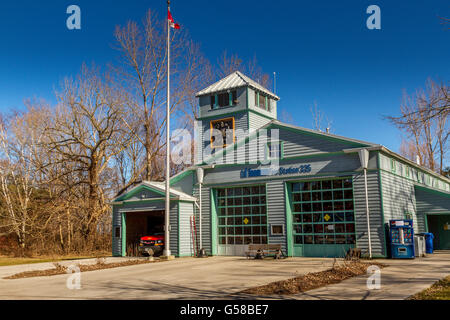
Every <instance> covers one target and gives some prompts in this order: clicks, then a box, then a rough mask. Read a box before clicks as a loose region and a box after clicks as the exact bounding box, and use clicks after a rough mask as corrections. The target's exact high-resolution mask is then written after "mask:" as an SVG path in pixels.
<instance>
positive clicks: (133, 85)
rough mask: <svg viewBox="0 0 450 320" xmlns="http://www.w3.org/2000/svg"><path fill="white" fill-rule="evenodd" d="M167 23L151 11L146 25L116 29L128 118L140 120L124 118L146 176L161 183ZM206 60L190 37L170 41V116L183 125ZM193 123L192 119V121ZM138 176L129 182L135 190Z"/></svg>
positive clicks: (132, 24)
mask: <svg viewBox="0 0 450 320" xmlns="http://www.w3.org/2000/svg"><path fill="white" fill-rule="evenodd" d="M166 32H167V23H166V20H165V19H162V20H159V19H158V18H157V16H156V15H155V14H153V13H152V12H151V11H148V13H147V15H146V18H145V20H144V21H143V23H142V25H138V24H137V23H136V22H128V23H127V24H126V26H124V27H117V28H116V31H115V38H116V40H117V45H118V46H117V49H118V51H119V52H120V53H121V61H120V64H119V66H117V67H116V68H115V71H116V72H117V76H118V78H119V79H120V81H121V83H122V84H123V88H125V89H126V90H127V91H128V93H129V94H128V97H129V104H128V105H129V108H130V110H129V112H128V113H129V114H133V115H137V119H133V120H137V121H131V122H130V121H129V119H128V118H124V121H125V123H126V125H127V127H128V129H129V130H130V131H131V132H132V133H133V135H134V137H135V139H136V140H137V141H139V142H140V143H141V144H142V145H143V147H144V151H145V161H144V162H145V166H144V168H143V170H142V171H143V172H144V177H145V179H147V180H152V179H158V178H159V177H158V176H159V175H160V173H161V168H160V164H159V162H158V159H163V157H164V146H165V143H166V141H165V138H164V137H165V135H164V134H163V132H164V130H165V120H166V119H165V107H166V83H167V81H166V80H167V50H166V38H167V37H166ZM202 62H203V58H202V55H201V53H200V51H199V48H198V46H196V45H195V44H194V43H193V42H192V41H191V40H189V39H188V36H187V34H186V32H184V31H181V32H178V31H177V32H173V33H172V38H171V106H170V113H171V114H177V115H178V118H179V121H178V123H179V124H182V125H184V126H187V124H186V121H183V120H182V119H183V118H185V117H186V115H190V114H191V112H192V109H193V108H192V106H193V104H192V96H194V93H195V92H196V90H199V89H200V86H201V84H200V80H201V79H202V76H201V74H202V73H201V72H200V71H199V70H200V69H201V68H202V67H203V63H202ZM190 120H191V121H192V116H190ZM138 176H139V175H134V176H132V177H130V179H129V181H128V185H131V184H132V183H133V182H134V181H136V179H137V178H138Z"/></svg>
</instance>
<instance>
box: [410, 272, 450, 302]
mask: <svg viewBox="0 0 450 320" xmlns="http://www.w3.org/2000/svg"><path fill="white" fill-rule="evenodd" d="M410 299H411V300H450V276H447V277H445V278H444V279H442V280H439V281H438V282H436V283H435V284H433V285H432V286H431V287H429V288H428V289H425V290H423V291H422V292H419V293H417V294H415V295H414V296H412V297H411V298H410Z"/></svg>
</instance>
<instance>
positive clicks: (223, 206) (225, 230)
mask: <svg viewBox="0 0 450 320" xmlns="http://www.w3.org/2000/svg"><path fill="white" fill-rule="evenodd" d="M217 202H218V203H217V212H218V228H219V232H218V233H219V244H221V245H234V244H237V245H242V244H250V243H255V244H265V243H267V208H266V187H265V186H264V185H257V186H249V187H235V188H220V189H217Z"/></svg>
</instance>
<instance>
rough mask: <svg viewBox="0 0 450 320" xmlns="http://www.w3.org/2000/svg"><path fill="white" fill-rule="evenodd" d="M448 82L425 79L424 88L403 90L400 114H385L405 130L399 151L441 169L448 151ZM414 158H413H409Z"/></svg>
mask: <svg viewBox="0 0 450 320" xmlns="http://www.w3.org/2000/svg"><path fill="white" fill-rule="evenodd" d="M448 89H449V88H448V86H446V85H444V84H442V83H437V82H435V81H433V80H431V79H428V81H427V83H426V87H425V89H420V90H417V91H416V92H415V93H414V94H413V95H408V94H407V93H406V92H404V93H403V102H402V104H401V106H400V116H396V117H394V116H389V117H386V118H387V119H388V120H389V121H391V123H393V124H394V125H395V126H396V127H397V128H399V129H400V130H401V131H402V132H404V133H405V134H406V137H407V138H408V141H407V142H404V143H403V144H404V145H405V146H404V147H403V148H402V149H401V151H402V152H403V154H404V155H405V156H407V157H411V156H413V157H418V158H419V161H420V164H422V165H425V166H427V167H428V168H430V169H431V170H434V171H436V172H439V173H441V174H442V173H443V170H444V167H445V165H446V164H445V161H446V154H447V151H448V138H449V134H450V133H449V126H448V122H447V119H448V114H449V112H450V109H449V95H448V93H449V90H448ZM411 160H413V161H415V160H416V159H415V158H413V159H411Z"/></svg>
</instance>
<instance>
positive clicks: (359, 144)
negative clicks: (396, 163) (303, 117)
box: [203, 119, 380, 163]
mask: <svg viewBox="0 0 450 320" xmlns="http://www.w3.org/2000/svg"><path fill="white" fill-rule="evenodd" d="M273 127H282V128H285V129H287V130H293V131H296V132H298V133H301V134H309V135H315V136H318V137H319V138H322V139H331V140H335V141H337V142H341V143H348V144H350V145H353V146H354V147H379V146H380V145H378V144H375V143H371V142H367V141H362V140H357V139H353V138H347V137H343V136H338V135H335V134H331V133H325V132H321V131H317V130H312V129H307V128H303V127H298V126H294V125H291V124H287V123H283V122H280V121H278V120H275V119H274V120H271V121H270V122H268V123H267V124H265V125H264V126H262V127H260V128H258V129H256V130H255V131H254V132H252V133H251V134H250V135H248V136H246V137H243V138H241V139H239V140H238V141H235V142H234V143H233V144H231V145H229V146H227V147H226V148H224V149H222V150H220V151H219V152H218V153H216V154H213V155H211V156H210V157H208V158H207V159H204V160H203V163H210V162H211V161H214V160H215V159H217V158H219V157H221V156H223V155H224V154H226V153H227V152H229V151H232V150H234V148H236V147H237V146H239V145H242V144H243V143H244V144H245V143H248V141H250V140H252V139H255V138H256V136H257V133H258V131H259V130H262V129H270V128H273Z"/></svg>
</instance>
